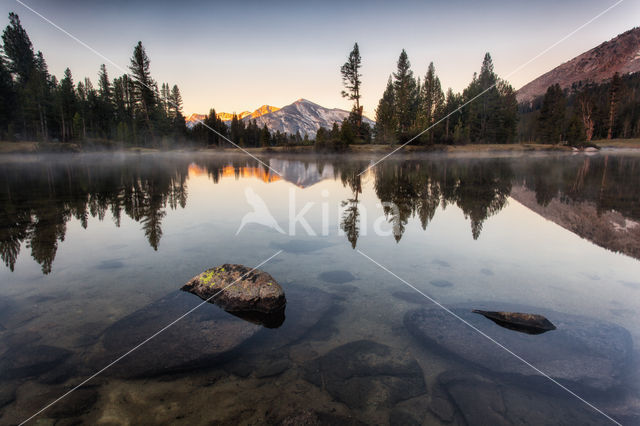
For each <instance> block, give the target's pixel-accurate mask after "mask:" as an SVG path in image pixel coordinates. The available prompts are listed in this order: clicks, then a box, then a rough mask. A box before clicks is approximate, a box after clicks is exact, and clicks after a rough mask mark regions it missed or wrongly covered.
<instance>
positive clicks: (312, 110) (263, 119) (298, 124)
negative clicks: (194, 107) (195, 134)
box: [187, 98, 375, 138]
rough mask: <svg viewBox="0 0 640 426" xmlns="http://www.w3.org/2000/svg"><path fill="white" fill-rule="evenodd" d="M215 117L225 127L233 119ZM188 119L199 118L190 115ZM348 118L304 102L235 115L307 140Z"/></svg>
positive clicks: (335, 110) (221, 115)
mask: <svg viewBox="0 0 640 426" xmlns="http://www.w3.org/2000/svg"><path fill="white" fill-rule="evenodd" d="M216 115H217V117H218V118H220V119H221V120H223V121H225V122H227V123H229V122H230V121H231V119H232V118H233V114H228V113H219V114H216ZM191 116H200V115H199V114H192V115H191ZM191 116H190V117H191ZM348 116H349V111H345V110H342V109H338V108H325V107H323V106H321V105H318V104H316V103H314V102H311V101H310V100H308V99H304V98H300V99H297V100H296V101H295V102H293V103H291V104H289V105H285V106H283V107H282V108H277V107H274V106H270V105H263V106H261V107H260V108H258V109H257V110H255V111H254V112H253V113H249V112H248V111H245V112H243V113H241V114H238V118H239V119H241V120H243V121H245V122H247V121H255V122H256V124H257V125H258V126H259V127H263V126H264V125H266V126H267V128H268V129H269V130H270V131H271V132H277V131H279V132H280V133H289V134H292V135H293V134H296V133H297V132H299V133H300V135H301V136H304V135H305V134H307V135H309V137H310V138H313V137H315V135H316V133H317V131H318V129H319V128H320V127H324V128H326V129H331V127H333V124H334V123H341V122H342V121H343V120H344V119H345V118H347V117H348ZM202 117H205V116H202ZM201 119H203V118H201ZM363 121H364V122H365V123H368V124H369V125H371V126H373V125H374V124H375V123H374V122H373V121H372V120H370V119H368V118H367V117H364V118H363ZM194 125H195V123H194V122H190V120H187V126H188V127H190V128H191V127H193V126H194Z"/></svg>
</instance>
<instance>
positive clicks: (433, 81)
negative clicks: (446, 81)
mask: <svg viewBox="0 0 640 426" xmlns="http://www.w3.org/2000/svg"><path fill="white" fill-rule="evenodd" d="M444 101H445V98H444V93H443V92H442V87H441V85H440V79H439V78H438V76H437V75H436V71H435V67H434V66H433V62H431V63H430V64H429V68H428V70H427V75H426V76H425V78H424V84H423V85H422V87H421V93H420V107H419V112H418V114H419V117H418V127H419V129H418V131H423V130H425V129H427V128H429V127H431V126H432V125H433V124H435V123H436V121H438V120H439V119H440V117H441V116H442V113H443V111H444ZM435 133H438V134H439V133H440V132H439V129H431V130H430V131H429V132H428V133H427V135H426V139H428V140H429V142H430V143H433V141H434V134H435ZM439 136H440V135H439Z"/></svg>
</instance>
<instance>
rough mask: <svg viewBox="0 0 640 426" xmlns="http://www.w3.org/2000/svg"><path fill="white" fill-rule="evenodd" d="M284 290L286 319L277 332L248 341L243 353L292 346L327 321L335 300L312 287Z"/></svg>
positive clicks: (290, 286) (266, 331)
mask: <svg viewBox="0 0 640 426" xmlns="http://www.w3.org/2000/svg"><path fill="white" fill-rule="evenodd" d="M286 287H287V309H286V310H287V319H286V320H285V322H284V324H282V325H281V326H280V327H278V328H270V329H267V328H263V329H261V330H260V331H259V333H258V334H256V336H254V337H253V338H252V340H251V347H249V348H246V349H245V350H246V351H249V352H252V351H259V352H264V351H265V350H270V351H271V350H275V349H278V348H281V347H283V346H286V345H288V344H291V343H292V342H296V341H298V340H299V339H301V338H302V337H303V336H305V335H306V334H307V333H309V332H310V331H312V329H315V327H316V326H320V322H321V321H323V320H324V319H327V320H329V319H330V318H331V315H332V312H333V308H334V307H335V306H336V305H335V301H336V298H335V296H332V295H331V294H329V293H327V292H325V291H322V290H319V289H317V288H314V287H306V286H300V285H297V284H293V283H289V284H287V285H286Z"/></svg>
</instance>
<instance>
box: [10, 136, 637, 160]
mask: <svg viewBox="0 0 640 426" xmlns="http://www.w3.org/2000/svg"><path fill="white" fill-rule="evenodd" d="M594 144H595V145H597V146H598V147H599V148H600V149H603V148H606V149H616V150H617V149H640V139H613V140H599V141H594ZM400 146H401V145H378V144H367V145H350V146H349V149H348V150H346V151H342V152H316V151H315V150H314V147H313V145H302V146H275V147H247V148H243V149H244V150H246V151H247V152H249V153H255V154H307V155H309V154H314V155H318V156H323V155H341V154H347V155H348V154H388V153H391V152H393V151H394V150H396V149H397V148H398V147H400ZM117 151H124V152H135V153H146V152H207V153H236V152H239V148H234V147H224V148H217V147H215V148H209V147H205V148H203V147H176V148H173V149H162V148H148V147H135V146H122V147H115V146H114V147H113V148H99V147H95V146H93V147H83V146H82V145H80V144H76V143H55V142H53V143H42V142H0V155H3V154H36V153H41V154H44V153H46V154H49V153H96V152H117ZM400 151H401V152H404V153H444V154H460V153H470V154H472V153H493V154H499V153H505V154H509V153H530V152H536V153H541V152H575V150H574V149H573V148H572V147H570V146H566V145H552V144H538V143H516V144H466V145H439V144H436V145H429V146H424V145H407V146H404V147H402V148H401V150H398V152H400ZM580 151H581V152H582V150H580ZM240 152H241V151H240Z"/></svg>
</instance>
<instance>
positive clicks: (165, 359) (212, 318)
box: [93, 291, 262, 377]
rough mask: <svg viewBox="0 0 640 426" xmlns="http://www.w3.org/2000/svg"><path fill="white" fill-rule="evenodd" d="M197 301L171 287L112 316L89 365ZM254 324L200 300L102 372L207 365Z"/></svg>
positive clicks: (150, 372)
mask: <svg viewBox="0 0 640 426" xmlns="http://www.w3.org/2000/svg"><path fill="white" fill-rule="evenodd" d="M201 303H202V301H201V300H200V299H198V298H197V297H195V296H193V295H191V294H189V293H185V292H182V291H175V292H173V293H170V294H169V295H167V296H165V297H163V298H162V299H160V300H158V301H156V302H153V303H151V304H149V305H147V306H145V307H144V308H142V309H139V310H138V311H136V312H133V313H132V314H130V315H127V316H126V317H124V318H122V319H121V320H119V321H117V322H115V323H114V324H113V325H111V326H110V327H109V328H107V330H106V331H105V332H104V335H103V337H102V339H103V340H102V343H103V346H104V349H105V353H104V354H103V355H101V356H97V357H96V358H95V359H94V360H93V364H94V366H93V367H94V368H95V367H99V366H101V365H100V364H105V365H106V364H107V363H108V361H113V359H115V358H117V357H118V356H120V355H122V354H123V353H125V352H127V351H128V350H130V349H132V348H133V347H135V346H136V345H138V344H140V342H142V341H144V340H145V339H147V338H149V337H150V336H152V335H154V334H155V333H156V332H158V331H159V330H160V329H162V328H163V327H165V326H167V325H169V324H170V323H172V322H174V321H175V320H176V319H177V318H179V317H181V316H183V315H184V314H185V313H186V312H188V311H190V310H191V309H192V308H194V307H196V306H197V305H199V304H201ZM260 329H262V327H261V326H259V325H255V324H252V323H250V322H247V321H245V320H242V319H240V318H236V317H235V316H233V315H230V314H229V313H227V312H225V311H223V310H222V309H220V308H218V307H216V306H214V305H211V304H208V303H205V304H203V305H202V306H200V307H199V308H197V309H196V310H194V311H193V312H191V313H190V314H189V315H187V316H184V318H182V319H181V320H180V321H177V322H175V324H173V325H172V326H171V327H169V328H167V329H166V330H165V331H163V332H162V333H160V334H158V335H157V336H156V337H154V338H153V339H152V340H150V341H149V342H148V343H146V344H145V345H144V346H141V347H140V348H139V349H137V350H136V351H134V352H132V353H131V354H130V355H128V356H127V357H125V358H123V359H122V360H121V361H119V362H118V363H117V364H115V365H114V366H113V367H112V368H110V369H108V370H107V371H106V372H105V373H106V374H111V375H116V376H121V377H147V376H155V375H160V374H164V373H171V372H175V371H182V370H189V369H193V368H199V367H202V366H209V367H210V366H213V365H215V363H216V362H217V360H218V359H220V360H221V361H223V360H224V355H225V354H226V353H227V352H229V351H231V350H232V349H234V348H236V347H237V346H238V345H240V344H241V343H243V342H244V341H245V340H247V339H248V338H250V337H251V336H253V335H254V334H255V333H256V332H258V331H259V330H260Z"/></svg>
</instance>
